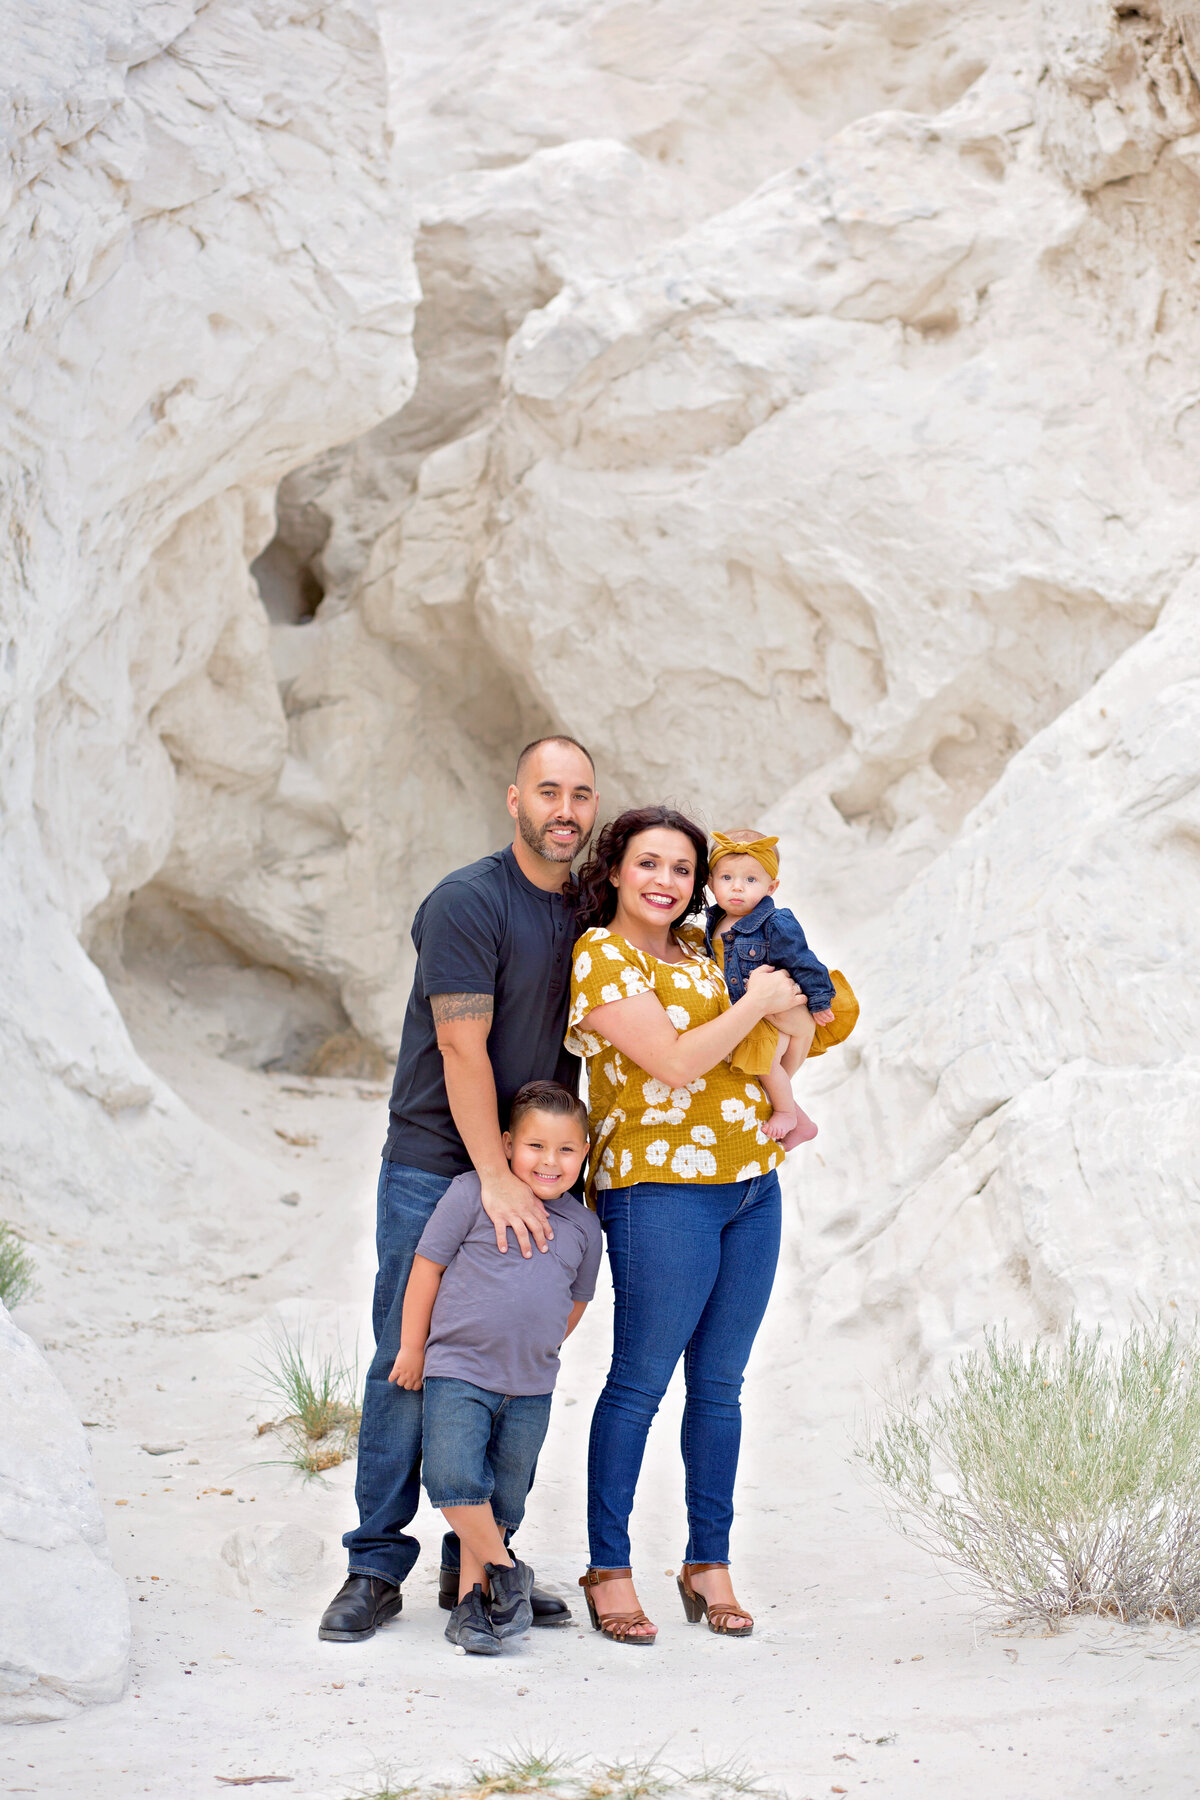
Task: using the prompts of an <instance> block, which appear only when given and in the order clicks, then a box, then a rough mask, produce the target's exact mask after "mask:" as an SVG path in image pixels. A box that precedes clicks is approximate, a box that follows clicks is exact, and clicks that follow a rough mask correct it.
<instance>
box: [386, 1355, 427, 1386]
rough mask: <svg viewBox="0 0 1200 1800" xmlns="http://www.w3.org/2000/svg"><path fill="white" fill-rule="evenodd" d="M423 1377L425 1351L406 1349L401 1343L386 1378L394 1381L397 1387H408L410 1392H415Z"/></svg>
mask: <svg viewBox="0 0 1200 1800" xmlns="http://www.w3.org/2000/svg"><path fill="white" fill-rule="evenodd" d="M424 1379H425V1352H424V1351H423V1350H406V1349H405V1348H404V1346H403V1344H402V1345H401V1346H400V1349H399V1350H398V1351H397V1353H396V1360H395V1362H394V1363H393V1364H392V1372H391V1374H390V1375H389V1376H388V1380H389V1381H394V1382H395V1384H396V1386H397V1387H402V1388H408V1389H409V1391H410V1392H411V1393H417V1392H418V1391H419V1390H420V1387H421V1383H422V1381H423V1380H424Z"/></svg>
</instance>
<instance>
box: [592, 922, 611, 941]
mask: <svg viewBox="0 0 1200 1800" xmlns="http://www.w3.org/2000/svg"><path fill="white" fill-rule="evenodd" d="M588 936H589V937H590V938H591V940H592V942H593V944H598V943H599V942H600V939H601V938H606V937H611V936H612V932H611V931H610V930H609V929H608V926H607V925H593V926H592V929H591V930H590V931H589V932H588Z"/></svg>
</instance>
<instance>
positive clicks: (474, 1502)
mask: <svg viewBox="0 0 1200 1800" xmlns="http://www.w3.org/2000/svg"><path fill="white" fill-rule="evenodd" d="M425 1492H426V1493H427V1494H429V1489H428V1488H426V1490H425ZM429 1504H430V1506H436V1507H437V1509H438V1511H439V1512H445V1510H446V1508H447V1507H448V1506H490V1505H491V1504H492V1497H491V1495H490V1494H489V1495H488V1496H487V1498H486V1499H484V1500H481V1499H480V1498H479V1495H478V1494H472V1495H470V1497H469V1498H468V1499H466V1500H440V1499H439V1498H438V1496H437V1495H436V1494H429Z"/></svg>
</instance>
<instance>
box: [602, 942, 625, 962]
mask: <svg viewBox="0 0 1200 1800" xmlns="http://www.w3.org/2000/svg"><path fill="white" fill-rule="evenodd" d="M601 949H602V950H603V951H604V954H605V956H607V958H608V960H609V962H624V961H625V958H624V957H623V956H622V954H621V952H620V951H619V950H618V949H617V946H616V945H615V944H602V945H601Z"/></svg>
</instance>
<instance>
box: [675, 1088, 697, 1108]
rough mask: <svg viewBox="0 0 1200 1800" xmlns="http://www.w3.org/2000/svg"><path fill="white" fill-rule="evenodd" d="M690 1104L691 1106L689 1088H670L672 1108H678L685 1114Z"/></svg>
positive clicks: (690, 1091)
mask: <svg viewBox="0 0 1200 1800" xmlns="http://www.w3.org/2000/svg"><path fill="white" fill-rule="evenodd" d="M691 1104H692V1090H691V1088H690V1087H681V1088H672V1089H671V1105H672V1106H678V1107H679V1108H680V1109H681V1110H682V1111H683V1112H686V1111H687V1109H688V1107H689V1106H690V1105H691Z"/></svg>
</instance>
